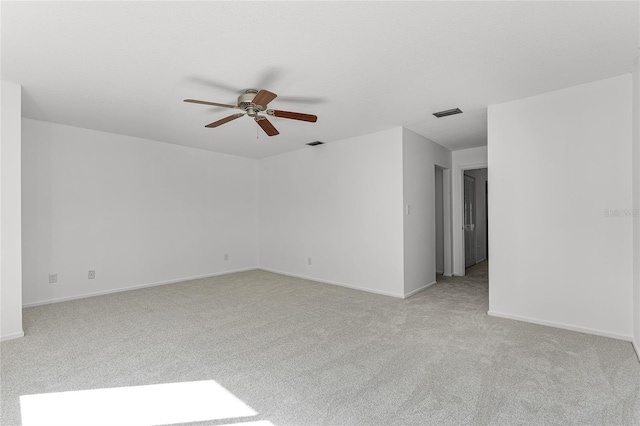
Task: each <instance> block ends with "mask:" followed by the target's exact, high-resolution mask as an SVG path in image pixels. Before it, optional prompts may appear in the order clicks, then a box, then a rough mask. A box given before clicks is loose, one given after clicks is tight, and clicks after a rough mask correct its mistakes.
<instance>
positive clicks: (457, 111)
mask: <svg viewBox="0 0 640 426" xmlns="http://www.w3.org/2000/svg"><path fill="white" fill-rule="evenodd" d="M455 114H462V110H461V109H460V108H454V109H448V110H446V111H440V112H434V113H433V115H435V116H436V117H438V118H442V117H446V116H447V115H455Z"/></svg>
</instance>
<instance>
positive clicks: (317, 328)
mask: <svg viewBox="0 0 640 426" xmlns="http://www.w3.org/2000/svg"><path fill="white" fill-rule="evenodd" d="M469 272H470V273H469V275H468V276H467V277H464V278H440V281H441V282H439V283H438V284H437V285H435V286H432V287H430V288H429V289H427V290H425V291H423V292H421V293H418V294H416V295H415V296H413V297H411V298H409V299H406V300H400V299H395V298H391V297H385V296H379V295H375V294H370V293H365V292H360V291H355V290H350V289H345V288H341V287H336V286H331V285H327V284H320V283H315V282H311V281H305V280H301V279H296V278H291V277H285V276H281V275H276V274H273V273H268V272H263V271H251V272H243V273H238V274H232V275H227V276H222V277H216V278H209V279H201V280H195V281H188V282H184V283H180V284H172V285H166V286H159V287H153V288H148V289H142V290H135V291H130V292H124V293H117V294H111V295H106V296H99V297H93V298H88V299H82V300H76V301H70V302H64V303H58V304H52V305H46V306H39V307H34V308H29V309H25V310H24V326H25V332H26V336H25V337H24V338H23V339H17V340H12V341H7V342H3V343H2V344H1V346H0V347H1V351H2V353H1V355H2V360H1V373H2V418H1V419H2V424H3V425H14V424H15V425H17V424H20V404H19V397H20V396H21V395H30V394H42V393H50V392H60V391H70V390H84V389H99V388H114V387H122V386H136V385H149V384H160V383H174V382H187V381H202V380H215V381H216V382H217V383H219V384H220V385H222V386H224V387H225V388H226V389H228V390H229V391H230V392H232V393H233V394H234V395H235V396H236V397H238V398H239V399H241V400H242V401H244V402H245V403H246V404H247V405H249V406H250V407H251V408H253V409H254V410H255V411H256V412H257V413H258V414H257V415H256V416H253V417H251V418H237V419H226V420H213V421H208V422H201V423H193V424H213V425H221V424H233V423H234V422H239V421H258V420H264V421H269V422H271V423H272V424H274V425H316V424H331V425H409V424H415V425H429V424H433V425H436V424H437V425H443V424H444V425H459V424H478V425H484V424H496V425H515V424H527V425H548V424H580V425H586V424H593V425H622V424H628V425H631V424H636V425H637V424H640V363H639V362H638V360H637V358H636V356H635V354H634V352H633V349H632V347H631V345H630V344H629V343H627V342H622V341H618V340H613V339H608V338H604V337H597V336H591V335H586V334H581V333H575V332H571V331H566V330H560V329H555V328H551V327H543V326H538V325H533V324H527V323H522V322H517V321H511V320H506V319H500V318H494V317H489V316H487V315H486V312H487V308H488V306H487V305H488V301H487V288H488V286H487V271H486V265H483V264H481V265H477V266H476V267H474V268H472V270H470V271H469Z"/></svg>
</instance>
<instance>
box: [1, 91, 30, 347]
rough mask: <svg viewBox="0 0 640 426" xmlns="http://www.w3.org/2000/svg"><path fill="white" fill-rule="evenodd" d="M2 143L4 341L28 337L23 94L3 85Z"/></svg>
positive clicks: (2, 331)
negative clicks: (24, 273) (25, 321)
mask: <svg viewBox="0 0 640 426" xmlns="http://www.w3.org/2000/svg"><path fill="white" fill-rule="evenodd" d="M0 84H1V86H0V90H1V92H2V96H1V97H2V100H1V104H0V108H1V110H2V111H1V120H2V133H1V135H0V136H1V138H2V140H1V143H0V309H1V312H2V313H1V317H0V340H8V339H13V338H16V337H22V336H24V332H23V330H22V260H21V258H22V237H21V229H22V224H21V221H22V220H21V202H20V198H21V189H20V187H21V182H20V164H21V163H20V144H21V134H20V132H21V129H20V117H21V112H22V111H21V105H22V101H21V91H22V87H21V86H20V85H18V84H14V83H10V82H6V81H2V82H1V83H0Z"/></svg>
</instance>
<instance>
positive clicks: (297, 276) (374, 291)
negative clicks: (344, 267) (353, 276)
mask: <svg viewBox="0 0 640 426" xmlns="http://www.w3.org/2000/svg"><path fill="white" fill-rule="evenodd" d="M258 269H260V270H261V271H266V272H273V273H274V274H279V275H284V276H287V277H293V278H301V279H303V280H309V281H316V282H319V283H323V284H331V285H336V286H338V287H345V288H350V289H352V290H360V291H366V292H367V293H375V294H381V295H383V296H391V297H397V298H399V299H404V298H405V296H404V295H402V294H396V293H391V292H387V291H380V290H372V289H370V288H364V287H358V286H355V285H350V284H345V283H341V282H337V281H329V280H323V279H319V278H314V277H308V276H304V275H298V274H291V273H289V272H283V271H278V270H277V269H269V268H262V267H259V268H258Z"/></svg>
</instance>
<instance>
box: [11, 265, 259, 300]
mask: <svg viewBox="0 0 640 426" xmlns="http://www.w3.org/2000/svg"><path fill="white" fill-rule="evenodd" d="M256 269H257V268H242V269H235V270H231V271H224V272H215V273H211V274H205V275H198V276H194V277H185V278H176V279H171V280H167V281H158V282H153V283H146V284H136V285H133V286H128V287H119V288H116V289H110V290H104V291H96V292H92V293H86V294H81V295H75V296H69V297H60V298H56V299H48V300H40V301H37V302H30V303H25V304H23V305H22V307H23V308H33V307H34V306H42V305H51V304H53V303H62V302H68V301H71V300H79V299H86V298H88V297H94V296H104V295H107V294H113V293H122V292H125V291H133V290H139V289H143V288H149V287H157V286H161V285H169V284H179V283H182V282H185V281H192V280H199V279H203V278H213V277H219V276H222V275H230V274H236V273H238V272H247V271H255V270H256Z"/></svg>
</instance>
